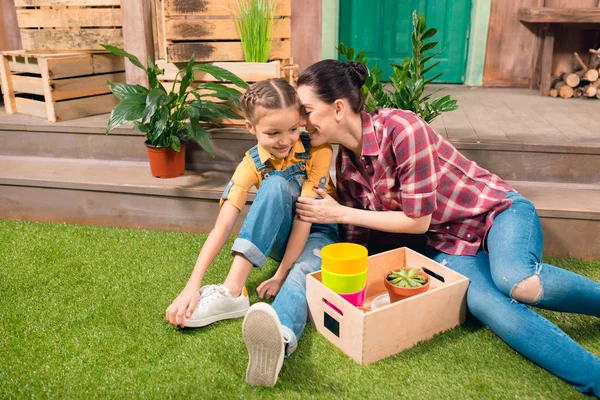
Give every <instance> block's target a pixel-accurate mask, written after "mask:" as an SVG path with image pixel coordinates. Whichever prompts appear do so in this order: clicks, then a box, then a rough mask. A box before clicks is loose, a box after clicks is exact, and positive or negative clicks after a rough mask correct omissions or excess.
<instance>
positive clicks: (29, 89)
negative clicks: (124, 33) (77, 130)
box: [0, 51, 125, 122]
mask: <svg viewBox="0 0 600 400" xmlns="http://www.w3.org/2000/svg"><path fill="white" fill-rule="evenodd" d="M0 57H1V59H0V77H1V80H0V82H1V83H2V93H3V95H4V105H5V108H6V112H7V113H8V114H14V113H17V112H18V113H21V114H27V115H32V116H36V117H41V118H47V119H48V121H51V122H58V121H65V120H69V119H75V118H82V117H86V116H89V115H95V114H103V113H108V112H110V111H111V110H112V108H113V107H114V106H115V105H116V104H117V102H118V99H117V98H116V97H115V96H114V95H113V94H112V93H110V89H109V87H108V85H107V83H106V81H112V82H114V81H120V82H124V81H125V72H124V70H125V66H124V63H123V58H122V57H118V56H114V55H112V54H93V53H83V52H82V53H65V54H59V53H53V54H41V53H36V54H32V53H25V52H22V51H19V52H5V53H2V54H1V55H0Z"/></svg>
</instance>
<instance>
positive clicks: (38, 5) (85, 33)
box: [14, 0, 123, 52]
mask: <svg viewBox="0 0 600 400" xmlns="http://www.w3.org/2000/svg"><path fill="white" fill-rule="evenodd" d="M14 1H15V6H16V11H17V20H18V25H19V30H20V32H21V41H22V42H23V50H25V51H36V52H39V51H46V52H47V51H82V50H90V51H92V50H103V49H102V47H100V44H101V43H102V44H110V45H113V46H118V47H123V33H122V29H121V25H122V22H121V0H14Z"/></svg>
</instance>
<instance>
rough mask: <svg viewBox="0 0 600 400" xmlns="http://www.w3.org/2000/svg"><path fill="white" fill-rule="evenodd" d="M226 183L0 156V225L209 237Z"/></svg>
mask: <svg viewBox="0 0 600 400" xmlns="http://www.w3.org/2000/svg"><path fill="white" fill-rule="evenodd" d="M229 179H230V174H229V173H223V172H218V171H206V172H194V171H191V172H190V171H188V172H186V173H185V174H184V175H183V176H181V177H178V178H174V179H157V178H153V177H152V176H151V174H150V170H149V167H148V163H147V162H131V161H130V162H127V161H97V160H76V159H59V158H46V157H11V156H0V188H1V189H0V218H8V219H26V220H36V221H56V222H67V223H78V224H90V225H101V226H118V227H133V228H148V229H165V230H178V231H188V232H208V231H210V230H211V229H212V227H213V224H214V221H215V218H216V215H217V214H218V212H219V204H218V201H219V198H220V197H221V194H222V192H223V190H224V188H225V186H226V184H227V182H228V181H229ZM252 199H253V195H252V194H251V195H250V196H249V201H251V200H252ZM242 214H243V215H245V211H244V212H243V213H242ZM243 215H242V217H241V218H238V221H237V225H236V231H237V230H239V227H240V226H241V223H242V220H243Z"/></svg>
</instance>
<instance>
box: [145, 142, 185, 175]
mask: <svg viewBox="0 0 600 400" xmlns="http://www.w3.org/2000/svg"><path fill="white" fill-rule="evenodd" d="M146 150H147V151H148V161H149V162H150V172H151V173H152V176H154V177H155V178H177V177H178V176H180V175H183V173H184V172H185V143H181V149H180V151H175V150H173V148H171V147H154V146H151V145H149V144H148V143H146Z"/></svg>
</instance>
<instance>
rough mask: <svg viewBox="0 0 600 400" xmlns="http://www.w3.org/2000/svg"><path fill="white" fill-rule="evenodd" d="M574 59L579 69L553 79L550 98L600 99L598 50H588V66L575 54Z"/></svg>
mask: <svg viewBox="0 0 600 400" xmlns="http://www.w3.org/2000/svg"><path fill="white" fill-rule="evenodd" d="M575 59H576V60H577V63H578V64H579V66H580V67H581V69H580V70H579V71H576V72H572V73H564V74H562V75H561V76H560V77H558V78H555V80H554V82H553V84H552V89H551V90H550V96H551V97H561V98H563V99H569V98H571V97H575V98H579V97H582V98H593V99H600V79H599V77H600V49H598V50H593V49H590V62H589V63H588V64H585V63H584V62H583V60H582V59H581V57H580V56H579V55H578V54H577V53H575Z"/></svg>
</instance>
